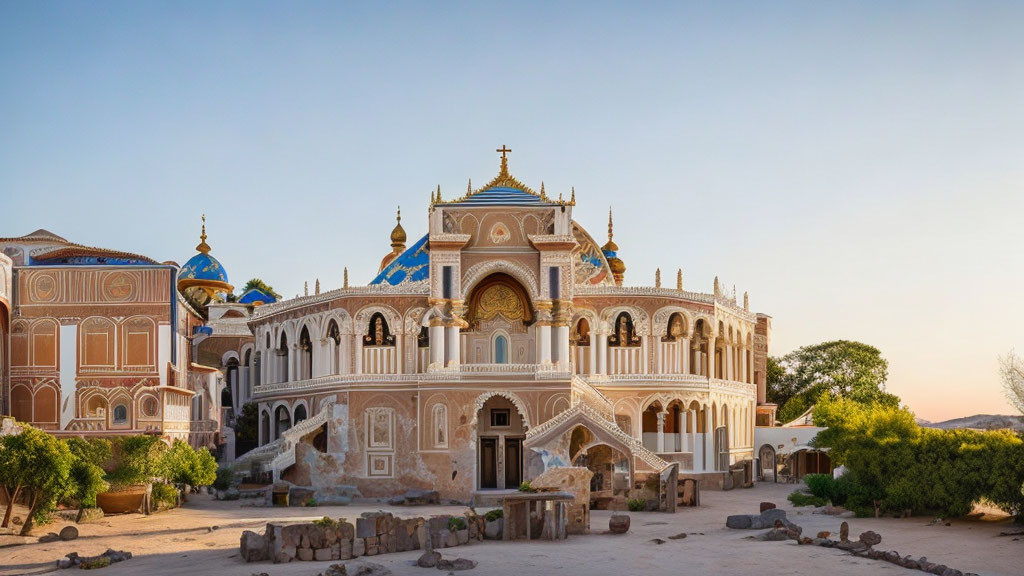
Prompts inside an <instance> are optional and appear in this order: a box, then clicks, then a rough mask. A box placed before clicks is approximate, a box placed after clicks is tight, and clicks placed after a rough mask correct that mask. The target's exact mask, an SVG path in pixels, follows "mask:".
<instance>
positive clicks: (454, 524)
mask: <svg viewBox="0 0 1024 576" xmlns="http://www.w3.org/2000/svg"><path fill="white" fill-rule="evenodd" d="M465 529H466V519H465V518H463V517H462V516H452V517H451V518H449V519H448V530H449V531H450V532H458V531H459V530H465Z"/></svg>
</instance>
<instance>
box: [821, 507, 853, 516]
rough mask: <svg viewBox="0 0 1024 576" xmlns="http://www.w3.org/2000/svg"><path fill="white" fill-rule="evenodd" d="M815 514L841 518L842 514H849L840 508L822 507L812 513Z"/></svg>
mask: <svg viewBox="0 0 1024 576" xmlns="http://www.w3.org/2000/svg"><path fill="white" fill-rule="evenodd" d="M814 513H815V514H826V515H828V516H843V515H844V514H849V513H851V512H850V511H849V510H847V509H846V508H843V507H842V506H822V507H821V508H818V509H816V510H815V511H814Z"/></svg>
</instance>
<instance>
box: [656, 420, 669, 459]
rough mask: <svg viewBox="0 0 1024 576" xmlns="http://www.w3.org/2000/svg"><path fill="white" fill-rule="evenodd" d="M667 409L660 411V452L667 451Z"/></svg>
mask: <svg viewBox="0 0 1024 576" xmlns="http://www.w3.org/2000/svg"><path fill="white" fill-rule="evenodd" d="M667 414H668V413H667V412H665V411H662V412H658V453H659V454H660V453H662V452H664V451H665V416H666V415H667Z"/></svg>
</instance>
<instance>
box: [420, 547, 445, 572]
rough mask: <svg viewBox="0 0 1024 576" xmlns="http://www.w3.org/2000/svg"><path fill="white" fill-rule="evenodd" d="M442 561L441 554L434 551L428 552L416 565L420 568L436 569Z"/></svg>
mask: <svg viewBox="0 0 1024 576" xmlns="http://www.w3.org/2000/svg"><path fill="white" fill-rule="evenodd" d="M440 560H441V553H440V552H435V551H433V550H427V551H426V552H424V553H423V554H422V555H420V557H419V559H418V560H416V565H417V566H419V567H420V568H434V567H436V566H437V563H438V561H440Z"/></svg>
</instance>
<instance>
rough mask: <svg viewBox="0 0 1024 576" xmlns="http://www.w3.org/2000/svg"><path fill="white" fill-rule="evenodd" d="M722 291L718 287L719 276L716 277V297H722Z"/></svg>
mask: <svg viewBox="0 0 1024 576" xmlns="http://www.w3.org/2000/svg"><path fill="white" fill-rule="evenodd" d="M721 295H722V289H721V288H720V287H719V286H718V276H715V296H721Z"/></svg>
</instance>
